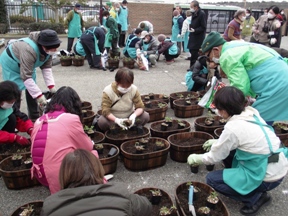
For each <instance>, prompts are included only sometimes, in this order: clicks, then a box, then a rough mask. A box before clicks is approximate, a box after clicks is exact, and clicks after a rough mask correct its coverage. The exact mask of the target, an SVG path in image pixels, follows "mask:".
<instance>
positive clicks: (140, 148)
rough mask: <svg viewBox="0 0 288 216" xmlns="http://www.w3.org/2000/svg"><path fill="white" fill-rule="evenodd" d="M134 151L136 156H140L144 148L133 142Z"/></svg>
mask: <svg viewBox="0 0 288 216" xmlns="http://www.w3.org/2000/svg"><path fill="white" fill-rule="evenodd" d="M135 149H136V153H137V154H142V153H143V151H144V150H145V148H144V146H143V145H141V144H140V143H139V142H135Z"/></svg>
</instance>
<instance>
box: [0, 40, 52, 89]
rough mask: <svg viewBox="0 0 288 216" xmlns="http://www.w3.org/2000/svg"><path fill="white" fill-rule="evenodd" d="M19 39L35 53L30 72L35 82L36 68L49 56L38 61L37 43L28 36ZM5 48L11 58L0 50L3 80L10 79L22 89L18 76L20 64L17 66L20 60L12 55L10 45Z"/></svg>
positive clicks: (20, 79) (21, 81)
mask: <svg viewBox="0 0 288 216" xmlns="http://www.w3.org/2000/svg"><path fill="white" fill-rule="evenodd" d="M19 40H21V41H24V42H26V43H28V44H29V45H30V46H31V47H32V48H33V49H34V51H35V53H36V55H37V59H36V62H35V64H34V66H33V72H32V79H33V80H34V81H35V82H36V68H37V67H40V66H42V65H43V64H44V63H45V62H46V61H47V60H48V59H49V58H50V55H47V56H46V58H45V59H44V61H40V51H39V48H38V45H37V44H36V43H35V42H34V41H33V40H31V39H30V38H22V39H19ZM6 49H9V50H10V53H11V55H12V57H13V59H12V58H11V57H10V56H8V54H7V52H2V54H1V57H0V62H1V64H2V75H3V80H10V81H13V82H15V83H16V84H17V85H18V87H19V89H20V90H21V91H22V90H24V89H25V85H24V82H23V80H22V78H21V76H20V66H19V64H20V61H19V59H18V58H16V56H15V55H14V53H13V51H12V49H11V45H9V46H8V47H7V48H6Z"/></svg>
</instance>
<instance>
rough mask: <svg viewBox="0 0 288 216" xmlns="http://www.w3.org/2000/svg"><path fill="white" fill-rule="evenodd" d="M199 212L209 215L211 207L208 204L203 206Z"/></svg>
mask: <svg viewBox="0 0 288 216" xmlns="http://www.w3.org/2000/svg"><path fill="white" fill-rule="evenodd" d="M198 213H199V214H202V215H203V214H204V215H208V214H209V213H210V208H208V207H207V206H202V207H200V208H199V209H198Z"/></svg>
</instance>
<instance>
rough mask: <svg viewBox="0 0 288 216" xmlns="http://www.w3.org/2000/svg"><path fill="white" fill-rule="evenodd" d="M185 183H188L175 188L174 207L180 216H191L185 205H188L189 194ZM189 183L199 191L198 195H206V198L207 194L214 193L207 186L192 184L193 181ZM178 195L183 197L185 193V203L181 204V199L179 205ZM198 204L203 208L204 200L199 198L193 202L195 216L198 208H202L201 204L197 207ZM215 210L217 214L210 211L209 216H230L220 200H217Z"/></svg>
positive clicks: (199, 183) (197, 183)
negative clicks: (181, 194) (182, 194)
mask: <svg viewBox="0 0 288 216" xmlns="http://www.w3.org/2000/svg"><path fill="white" fill-rule="evenodd" d="M187 183H188V182H184V183H182V184H179V185H178V186H177V188H176V194H175V201H176V206H177V209H178V212H179V214H180V215H181V216H190V215H191V214H190V212H189V206H188V204H187V203H188V193H189V192H188V186H187ZM191 183H192V185H193V186H195V187H198V188H199V189H200V190H201V192H200V193H205V194H207V197H208V196H209V194H210V193H211V192H212V191H214V189H213V188H212V187H210V186H209V185H207V184H204V183H201V182H193V181H192V182H191ZM180 193H184V195H185V194H186V193H187V196H186V195H185V197H186V198H187V200H186V201H185V203H183V199H181V200H182V203H180V199H179V197H180V196H179V195H180ZM200 198H201V199H200ZM198 199H200V200H198ZM198 203H202V206H203V203H206V198H205V197H199V198H197V200H196V201H194V202H193V204H194V207H195V211H196V214H197V210H198V208H200V207H202V206H201V204H200V205H199V204H198ZM216 208H218V211H217V212H215V210H212V209H211V212H210V215H211V216H213V215H215V216H216V215H217V216H230V213H229V211H228V208H227V207H226V205H225V203H224V202H222V200H221V199H220V198H219V202H218V203H217V205H216ZM213 211H214V212H213ZM220 212H221V213H220ZM219 213H220V214H219Z"/></svg>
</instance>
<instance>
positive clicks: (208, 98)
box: [198, 76, 225, 109]
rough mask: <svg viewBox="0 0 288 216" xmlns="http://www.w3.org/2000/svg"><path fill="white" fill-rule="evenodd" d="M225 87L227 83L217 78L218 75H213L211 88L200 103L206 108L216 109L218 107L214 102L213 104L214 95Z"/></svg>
mask: <svg viewBox="0 0 288 216" xmlns="http://www.w3.org/2000/svg"><path fill="white" fill-rule="evenodd" d="M223 87H225V83H222V82H220V81H219V80H217V78H216V76H213V78H212V81H211V87H210V89H209V90H208V91H207V92H206V93H205V95H204V96H203V97H202V98H201V100H200V101H199V102H198V105H199V106H202V107H205V108H211V109H215V108H216V107H215V106H214V104H212V101H213V99H214V95H215V93H216V92H217V91H218V90H219V89H221V88H223Z"/></svg>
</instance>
